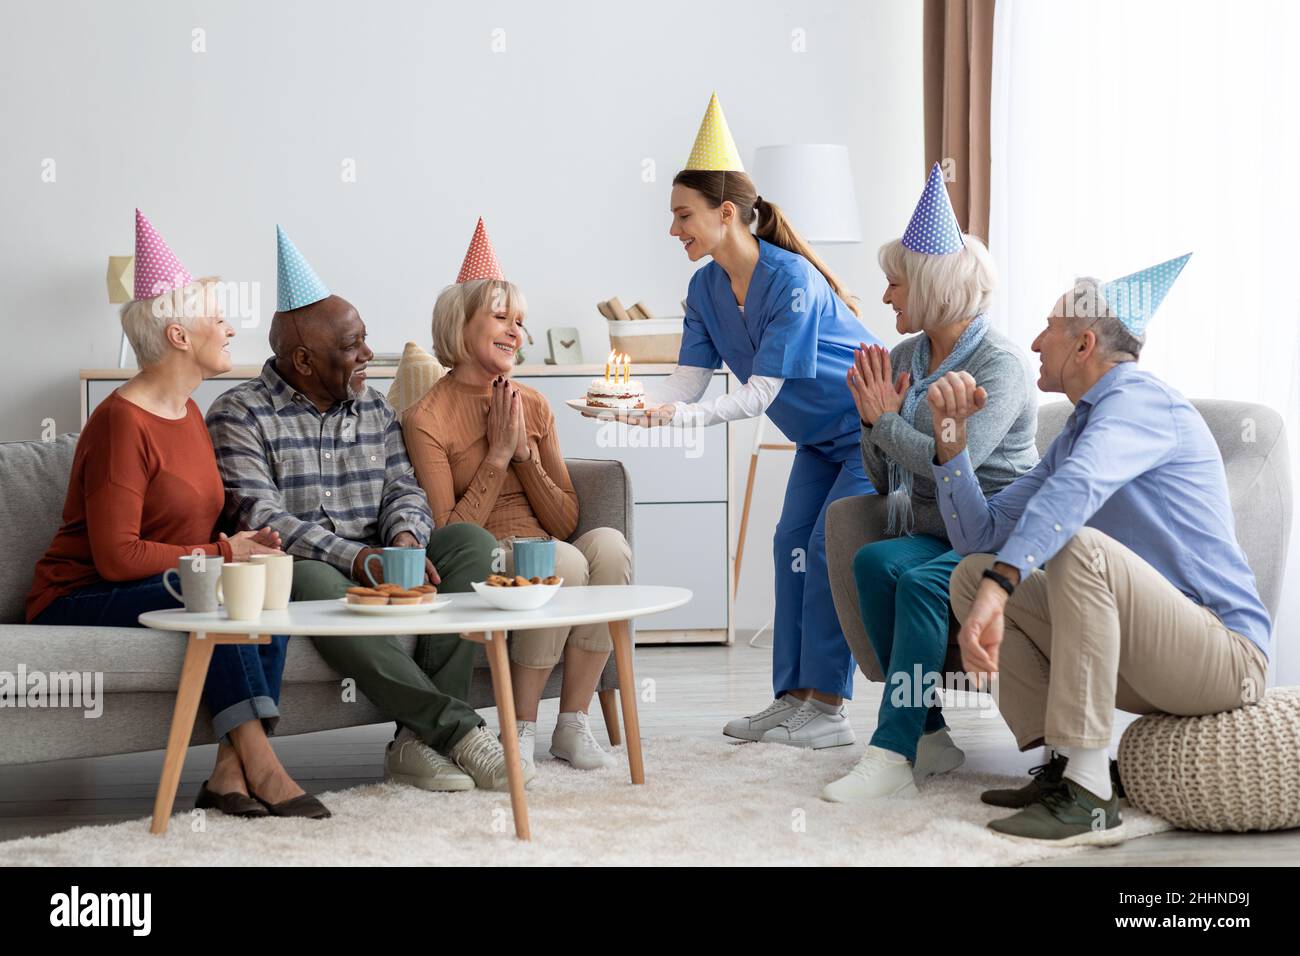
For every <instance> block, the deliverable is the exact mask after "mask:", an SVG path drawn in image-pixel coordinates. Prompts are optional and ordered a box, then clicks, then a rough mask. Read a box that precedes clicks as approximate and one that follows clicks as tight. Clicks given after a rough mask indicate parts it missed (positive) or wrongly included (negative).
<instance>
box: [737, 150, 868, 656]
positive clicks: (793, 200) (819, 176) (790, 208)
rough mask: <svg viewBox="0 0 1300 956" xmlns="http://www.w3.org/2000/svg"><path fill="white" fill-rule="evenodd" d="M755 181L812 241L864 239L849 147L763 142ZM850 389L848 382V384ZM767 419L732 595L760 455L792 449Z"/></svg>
mask: <svg viewBox="0 0 1300 956" xmlns="http://www.w3.org/2000/svg"><path fill="white" fill-rule="evenodd" d="M753 177H754V182H755V183H756V184H758V186H759V192H760V193H762V194H763V195H764V196H767V197H769V198H770V199H771V200H772V201H773V202H774V203H776V204H777V205H778V206H780V207H781V211H782V212H783V213H785V215H786V216H788V217H789V218H790V221H791V222H793V223H795V224H796V225H797V226H798V228H799V231H800V232H801V233H802V234H803V236H804V238H805V239H807V240H808V241H809V242H812V243H825V244H834V243H849V242H861V241H862V226H861V224H860V223H859V221H858V199H857V193H856V192H855V190H854V188H853V172H852V167H851V165H850V163H849V150H848V147H847V146H833V145H827V144H798V145H785V146H760V147H759V148H758V149H757V150H756V151H755V152H754V172H753ZM846 388H847V386H846ZM765 425H766V419H765V418H764V417H763V416H761V415H760V416H759V418H758V421H757V422H756V423H755V428H754V447H753V450H752V451H751V453H750V456H749V476H748V477H747V478H746V479H745V503H744V506H743V507H742V509H741V513H740V532H739V536H738V537H737V540H736V565H735V570H734V572H733V577H732V585H731V587H732V598H733V600H734V599H735V596H736V595H737V594H738V593H739V592H740V563H741V559H742V558H743V557H744V554H745V532H746V531H747V530H748V528H749V508H750V504H751V502H752V500H753V497H754V476H755V474H756V473H757V471H758V456H759V453H760V452H763V451H792V450H794V447H795V446H794V445H792V444H790V443H788V442H771V443H768V442H764V441H763V432H764V430H765ZM771 626H772V620H771V619H769V620H768V622H767V623H766V624H764V625H763V626H762V627H761V628H759V629H758V630H757V631H756V632H755V633H754V636H753V637H751V638H750V639H749V644H750V646H751V647H752V646H754V642H755V641H757V640H758V636H759V635H760V634H762V633H763V632H764V631H765V630H767V629H768V628H769V627H771Z"/></svg>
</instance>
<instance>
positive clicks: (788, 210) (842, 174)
mask: <svg viewBox="0 0 1300 956" xmlns="http://www.w3.org/2000/svg"><path fill="white" fill-rule="evenodd" d="M752 178H753V180H754V185H755V186H756V187H757V188H758V194H759V195H760V196H762V197H763V198H764V199H770V200H771V201H772V202H774V203H776V205H778V206H780V207H781V211H782V212H784V213H785V214H786V215H787V216H789V218H790V222H791V223H793V224H794V227H795V228H796V229H797V230H799V233H800V234H801V235H802V236H803V237H804V238H805V239H807V240H808V241H809V242H861V241H862V224H861V223H860V222H859V221H858V197H857V193H855V192H854V189H853V173H852V171H851V169H850V167H849V148H848V147H847V146H832V145H824V144H799V145H792V146H760V147H759V148H758V149H757V150H755V151H754V169H753V173H752Z"/></svg>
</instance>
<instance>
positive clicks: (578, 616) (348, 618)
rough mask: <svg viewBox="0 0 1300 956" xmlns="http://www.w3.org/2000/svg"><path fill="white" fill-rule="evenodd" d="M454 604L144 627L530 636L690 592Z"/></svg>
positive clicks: (154, 614) (303, 610) (653, 610)
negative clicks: (507, 605) (531, 607)
mask: <svg viewBox="0 0 1300 956" xmlns="http://www.w3.org/2000/svg"><path fill="white" fill-rule="evenodd" d="M438 596H439V597H440V598H444V597H445V598H449V599H450V601H451V603H450V604H447V605H445V606H444V607H440V608H438V609H437V610H435V611H430V612H429V613H428V614H413V615H410V616H402V617H396V616H392V617H390V616H383V617H381V616H378V615H368V614H359V613H357V612H355V611H349V610H348V609H347V608H346V607H345V606H344V605H342V604H340V603H339V602H338V601H337V600H326V601H297V602H294V603H292V604H290V605H289V607H288V609H286V610H284V611H263V612H262V615H261V617H259V618H258V619H257V620H255V621H232V620H230V618H228V617H226V612H225V610H224V609H223V610H217V611H214V612H210V613H207V614H191V613H189V612H188V611H186V610H184V609H183V608H176V609H174V610H169V611H148V612H146V613H144V614H141V615H140V623H141V624H142V625H144V626H145V627H152V628H155V629H157V630H162V631H185V632H191V631H193V632H198V633H204V634H288V635H291V636H292V635H300V634H319V635H330V634H354V635H366V634H459V633H464V632H476V631H528V630H535V629H537V628H543V627H569V626H572V625H575V624H597V623H602V622H604V621H627V620H631V619H632V618H637V617H644V616H645V615H647V614H658V613H660V612H662V611H671V610H672V609H673V608H675V607H681V606H682V605H683V604H685V603H686V602H687V601H689V600H690V599H691V598H692V597H693V595H692V594H691V592H690V590H688V589H687V588H673V587H660V586H658V585H646V584H629V585H603V586H593V587H572V588H560V590H559V591H558V592H557V593H556V595H555V597H553V598H551V600H550V601H549V602H547V603H546V604H545V605H544V606H542V607H540V608H538V609H537V610H535V611H499V610H497V609H496V608H494V607H492V605H490V604H488V603H487V601H486V600H485V599H484V598H482V597H480V596H479V595H478V594H476V593H474V592H469V593H467V594H439V595H438Z"/></svg>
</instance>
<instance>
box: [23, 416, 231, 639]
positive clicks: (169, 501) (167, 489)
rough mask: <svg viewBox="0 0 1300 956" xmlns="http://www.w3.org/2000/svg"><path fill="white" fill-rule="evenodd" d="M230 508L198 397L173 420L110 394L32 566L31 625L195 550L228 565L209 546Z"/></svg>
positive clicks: (86, 433) (87, 433) (225, 553)
mask: <svg viewBox="0 0 1300 956" xmlns="http://www.w3.org/2000/svg"><path fill="white" fill-rule="evenodd" d="M224 501H225V489H224V488H223V486H222V484H221V476H220V475H219V474H218V473H217V459H216V455H215V454H214V453H213V451H212V439H211V438H209V437H208V429H207V427H206V426H205V425H204V424H203V415H202V414H201V413H200V412H199V408H198V406H197V405H195V404H194V401H193V400H192V399H191V400H190V401H189V402H188V403H187V405H186V415H185V417H184V418H179V419H176V420H172V419H169V418H161V417H159V416H158V415H154V414H152V413H151V412H147V411H145V410H144V409H143V408H141V407H140V406H138V405H135V404H133V403H132V402H130V401H128V400H127V399H125V398H122V397H121V396H120V395H118V394H117V392H113V393H112V394H111V395H109V396H108V398H106V399H104V401H102V402H101V403H100V404H99V406H98V407H97V408H96V409H95V411H94V413H93V414H91V416H90V419H89V420H88V421H87V422H86V427H85V428H84V429H82V432H81V436H80V437H79V438H78V439H77V450H76V451H75V452H74V453H73V457H72V477H71V480H70V481H69V482H68V496H67V498H66V499H65V501H64V504H63V526H62V527H61V528H59V531H58V533H57V534H55V536H54V540H53V541H52V542H50V546H49V548H48V549H46V552H45V556H44V557H43V558H41V560H39V561H38V562H36V575H35V580H33V581H32V589H31V591H29V592H28V594H27V620H28V621H30V620H31V619H32V618H34V617H35V616H36V615H37V614H40V613H41V611H43V610H44V609H45V608H46V607H48V606H49V605H50V603H51V602H52V601H54V600H56V599H57V598H60V597H62V596H63V595H65V594H68V593H70V592H72V591H75V590H77V589H79V588H83V587H86V586H87V585H90V584H98V583H99V582H101V581H138V580H140V579H141V578H148V577H152V576H153V575H155V574H161V573H162V572H163V571H166V570H167V569H168V568H174V567H176V562H177V559H179V558H180V557H182V556H183V555H186V554H190V553H192V552H194V551H196V550H197V551H202V552H203V553H204V554H210V555H214V556H215V555H221V556H222V557H223V558H225V559H226V560H227V561H229V560H230V559H231V552H230V545H229V544H228V543H227V542H225V541H222V542H216V541H213V540H212V539H213V538H214V537H215V530H216V524H217V519H218V518H219V517H221V506H222V503H223V502H224Z"/></svg>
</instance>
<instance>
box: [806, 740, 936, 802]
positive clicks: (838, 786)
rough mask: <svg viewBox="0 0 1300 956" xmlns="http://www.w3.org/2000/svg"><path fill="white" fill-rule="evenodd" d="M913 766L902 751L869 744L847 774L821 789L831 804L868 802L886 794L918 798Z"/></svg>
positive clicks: (824, 798)
mask: <svg viewBox="0 0 1300 956" xmlns="http://www.w3.org/2000/svg"><path fill="white" fill-rule="evenodd" d="M915 796H916V784H915V783H914V782H913V780H912V765H911V764H910V763H908V762H907V758H906V757H904V756H903V755H902V754H896V753H894V752H893V751H892V750H885V749H884V748H883V747H873V746H868V747H867V749H866V752H865V753H863V755H862V757H861V759H859V760H858V762H857V763H855V764H854V765H853V769H852V770H850V771H849V772H848V773H847V774H845V775H844V776H842V777H840V779H838V780H834V781H832V782H831V783H828V784H827V785H826V786H825V787H824V788H823V789H822V799H823V800H829V801H830V802H831V803H866V802H867V801H869V800H880V799H883V798H887V797H915Z"/></svg>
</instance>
